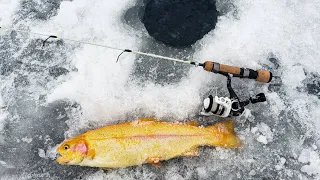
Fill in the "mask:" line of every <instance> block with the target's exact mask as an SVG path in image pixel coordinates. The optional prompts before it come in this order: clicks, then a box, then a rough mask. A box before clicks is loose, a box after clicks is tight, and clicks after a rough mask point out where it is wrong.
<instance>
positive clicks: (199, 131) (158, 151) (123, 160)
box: [57, 118, 241, 168]
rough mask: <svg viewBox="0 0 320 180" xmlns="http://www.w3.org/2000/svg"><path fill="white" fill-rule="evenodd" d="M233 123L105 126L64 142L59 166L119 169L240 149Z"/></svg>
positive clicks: (151, 121)
mask: <svg viewBox="0 0 320 180" xmlns="http://www.w3.org/2000/svg"><path fill="white" fill-rule="evenodd" d="M233 128H234V122H233V121H225V122H220V123H217V124H215V125H214V126H209V127H201V126H198V125H197V124H196V123H195V122H191V123H174V122H161V121H158V120H156V119H153V118H143V119H139V120H135V121H132V122H124V123H120V124H115V125H109V126H105V127H102V128H99V129H96V130H90V131H87V132H86V133H84V134H81V135H79V136H76V137H74V138H71V139H68V140H65V141H64V142H62V143H61V145H60V146H59V147H58V149H57V151H58V153H59V154H60V157H58V158H57V162H58V163H60V164H64V165H80V166H90V167H102V168H120V167H128V166H134V165H141V164H144V163H152V164H155V165H159V163H160V161H162V160H168V159H171V158H174V157H178V156H196V155H198V152H199V151H198V147H199V146H204V145H208V146H220V147H225V148H235V147H240V146H241V142H240V140H239V138H238V137H237V136H236V135H235V132H234V129H233Z"/></svg>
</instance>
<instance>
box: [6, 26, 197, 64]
mask: <svg viewBox="0 0 320 180" xmlns="http://www.w3.org/2000/svg"><path fill="white" fill-rule="evenodd" d="M0 29H7V30H11V31H17V32H22V33H29V34H34V35H39V36H45V37H48V38H47V39H45V40H44V41H43V44H42V47H44V46H45V43H46V42H47V41H48V40H49V39H50V38H55V39H61V40H65V41H71V42H77V43H80V44H87V45H92V46H98V47H104V48H107V49H113V50H119V51H122V53H121V54H120V55H119V56H118V58H117V62H118V60H119V58H120V56H121V55H122V54H123V53H124V52H130V53H135V54H140V55H145V56H150V57H155V58H160V59H166V60H170V61H176V62H181V63H187V64H192V65H197V63H196V62H193V61H187V60H182V59H176V58H170V57H166V56H160V55H156V54H150V53H145V52H140V51H134V50H130V49H121V48H116V47H112V46H107V45H103V44H96V43H90V42H85V41H79V40H74V39H70V38H65V37H60V36H57V35H48V34H42V33H36V32H31V31H25V30H20V29H13V28H6V27H3V26H0Z"/></svg>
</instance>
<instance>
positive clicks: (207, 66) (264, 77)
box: [201, 61, 272, 83]
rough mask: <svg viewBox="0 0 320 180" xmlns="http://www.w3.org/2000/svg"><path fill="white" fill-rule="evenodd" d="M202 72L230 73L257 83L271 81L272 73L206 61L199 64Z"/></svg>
mask: <svg viewBox="0 0 320 180" xmlns="http://www.w3.org/2000/svg"><path fill="white" fill-rule="evenodd" d="M201 66H202V67H203V69H204V70H206V71H209V72H213V73H220V74H225V73H230V74H232V75H233V76H235V77H240V78H249V79H255V80H256V81H259V82H264V83H269V82H270V81H271V80H272V73H271V72H270V71H267V70H256V71H255V70H252V69H248V68H239V67H236V66H229V65H225V64H220V63H216V62H212V61H206V62H204V64H201Z"/></svg>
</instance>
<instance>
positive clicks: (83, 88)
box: [0, 0, 320, 179]
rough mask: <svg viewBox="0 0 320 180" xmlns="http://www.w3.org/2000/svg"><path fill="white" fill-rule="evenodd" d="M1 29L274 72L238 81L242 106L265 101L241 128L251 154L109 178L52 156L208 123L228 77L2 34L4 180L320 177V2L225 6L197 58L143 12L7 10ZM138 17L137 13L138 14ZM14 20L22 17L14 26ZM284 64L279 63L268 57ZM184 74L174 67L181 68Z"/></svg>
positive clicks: (8, 4) (50, 6)
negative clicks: (135, 126) (144, 129)
mask: <svg viewBox="0 0 320 180" xmlns="http://www.w3.org/2000/svg"><path fill="white" fill-rule="evenodd" d="M0 4H1V7H0V8H2V9H1V11H0V13H1V14H0V15H1V16H0V23H1V25H3V26H5V25H6V26H10V25H11V24H12V23H14V25H15V27H16V28H25V29H28V28H29V29H30V30H32V31H36V32H42V33H49V34H51V33H57V35H61V36H65V37H70V38H74V39H79V40H83V41H90V42H96V43H103V44H107V45H112V46H116V47H124V48H129V49H136V50H140V51H146V52H151V53H156V54H160V55H167V56H171V57H177V58H186V59H187V58H190V59H192V58H193V59H195V60H198V61H203V60H216V61H218V62H221V63H226V64H231V65H238V66H244V67H250V68H255V69H258V68H261V67H263V68H268V69H269V70H272V71H273V72H274V74H277V75H280V76H281V79H276V80H275V81H274V83H272V84H270V85H269V84H262V83H257V82H254V81H250V80H239V79H234V80H233V87H234V89H235V91H236V92H237V93H238V95H239V96H240V97H244V98H246V97H248V96H250V95H254V94H257V93H259V92H264V93H266V95H267V98H268V102H267V103H262V104H258V105H254V106H252V105H251V106H248V110H247V111H246V113H245V115H244V116H243V117H240V118H235V120H236V128H237V129H236V130H237V132H238V134H239V136H240V137H241V138H242V139H243V142H244V147H243V148H241V149H222V148H214V147H204V148H201V154H200V156H199V157H193V158H176V159H172V160H169V161H166V162H163V163H162V167H160V168H157V167H153V166H152V165H142V166H137V167H130V168H122V169H115V170H108V171H106V170H102V169H98V168H88V167H77V166H62V165H58V164H57V163H56V162H55V161H54V159H55V154H54V149H55V147H56V145H57V144H58V143H60V142H61V141H63V140H64V139H65V138H67V137H70V136H73V135H77V134H79V133H83V132H85V131H86V130H89V129H94V128H97V127H101V126H103V125H106V124H110V123H115V122H120V121H129V120H132V119H135V118H139V117H144V116H156V117H158V118H162V119H165V120H179V121H185V120H190V119H197V120H198V121H199V122H200V123H201V124H203V125H208V124H212V123H214V122H216V121H218V120H221V119H219V118H203V117H200V116H198V112H199V110H200V108H201V103H202V100H203V98H204V97H205V96H206V95H208V92H209V91H210V90H211V88H212V86H215V87H217V88H219V95H221V96H225V95H226V94H227V91H226V88H225V83H226V82H225V78H224V77H221V76H218V75H214V74H210V73H207V72H204V71H202V70H201V69H199V68H193V67H190V66H188V65H184V64H178V63H173V62H167V61H162V60H156V59H152V58H147V57H142V56H134V55H131V54H124V55H123V56H122V57H121V59H120V62H119V63H118V64H117V63H115V60H116V57H117V55H118V54H119V52H118V51H112V50H106V49H103V48H97V47H92V46H82V45H79V44H75V43H70V42H66V41H61V40H50V41H49V43H47V44H46V46H45V47H44V48H43V49H42V48H41V43H42V41H41V39H42V37H37V36H31V35H28V34H21V33H17V32H12V31H3V30H1V31H0V34H1V36H0V77H1V78H0V90H1V92H0V106H1V109H0V149H1V151H0V167H1V168H0V174H1V177H0V178H1V179H49V178H50V179H124V178H125V179H319V178H320V174H319V172H320V159H319V154H320V153H319V148H320V138H319V133H318V132H319V130H320V121H319V117H320V113H319V111H318V109H319V106H320V105H319V103H320V102H319V97H320V94H319V92H320V87H319V76H320V72H319V68H320V67H319V66H320V63H318V62H319V59H320V53H319V51H318V50H319V49H320V43H319V42H320V33H319V32H320V25H319V22H320V19H319V17H320V16H319V11H318V9H319V8H320V4H319V3H317V2H316V1H315V2H300V1H288V2H286V3H283V2H277V1H268V2H258V1H225V2H224V3H223V2H222V1H218V4H217V7H218V8H220V9H221V11H223V14H224V15H223V16H221V17H220V19H219V21H218V24H217V29H215V30H214V31H212V32H210V33H209V34H208V35H207V36H205V38H204V39H202V40H200V41H199V42H197V43H196V44H195V45H194V46H193V47H190V48H187V49H173V48H169V47H166V46H164V45H162V44H160V43H158V42H156V41H154V40H152V39H151V38H150V37H148V35H147V33H146V31H145V29H143V25H142V24H141V23H140V22H139V20H137V19H138V18H139V6H141V5H142V2H137V3H136V2H135V1H130V0H123V1H111V0H110V1H108V2H101V1H97V0H93V1H90V2H87V1H85V0H76V1H62V2H60V1H54V2H53V1H52V2H51V1H36V0H32V1H6V0H4V1H0ZM130 11H131V12H130ZM10 14H12V16H10ZM270 57H275V58H270ZM174 65H175V66H174Z"/></svg>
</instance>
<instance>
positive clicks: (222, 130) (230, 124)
mask: <svg viewBox="0 0 320 180" xmlns="http://www.w3.org/2000/svg"><path fill="white" fill-rule="evenodd" d="M207 129H208V130H209V131H210V132H211V134H212V135H211V136H210V142H211V143H210V145H212V146H221V147H225V148H236V147H241V146H242V143H241V141H240V139H239V138H238V137H237V135H236V133H235V131H234V121H232V120H230V121H224V122H219V123H217V124H215V125H213V126H209V127H207Z"/></svg>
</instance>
